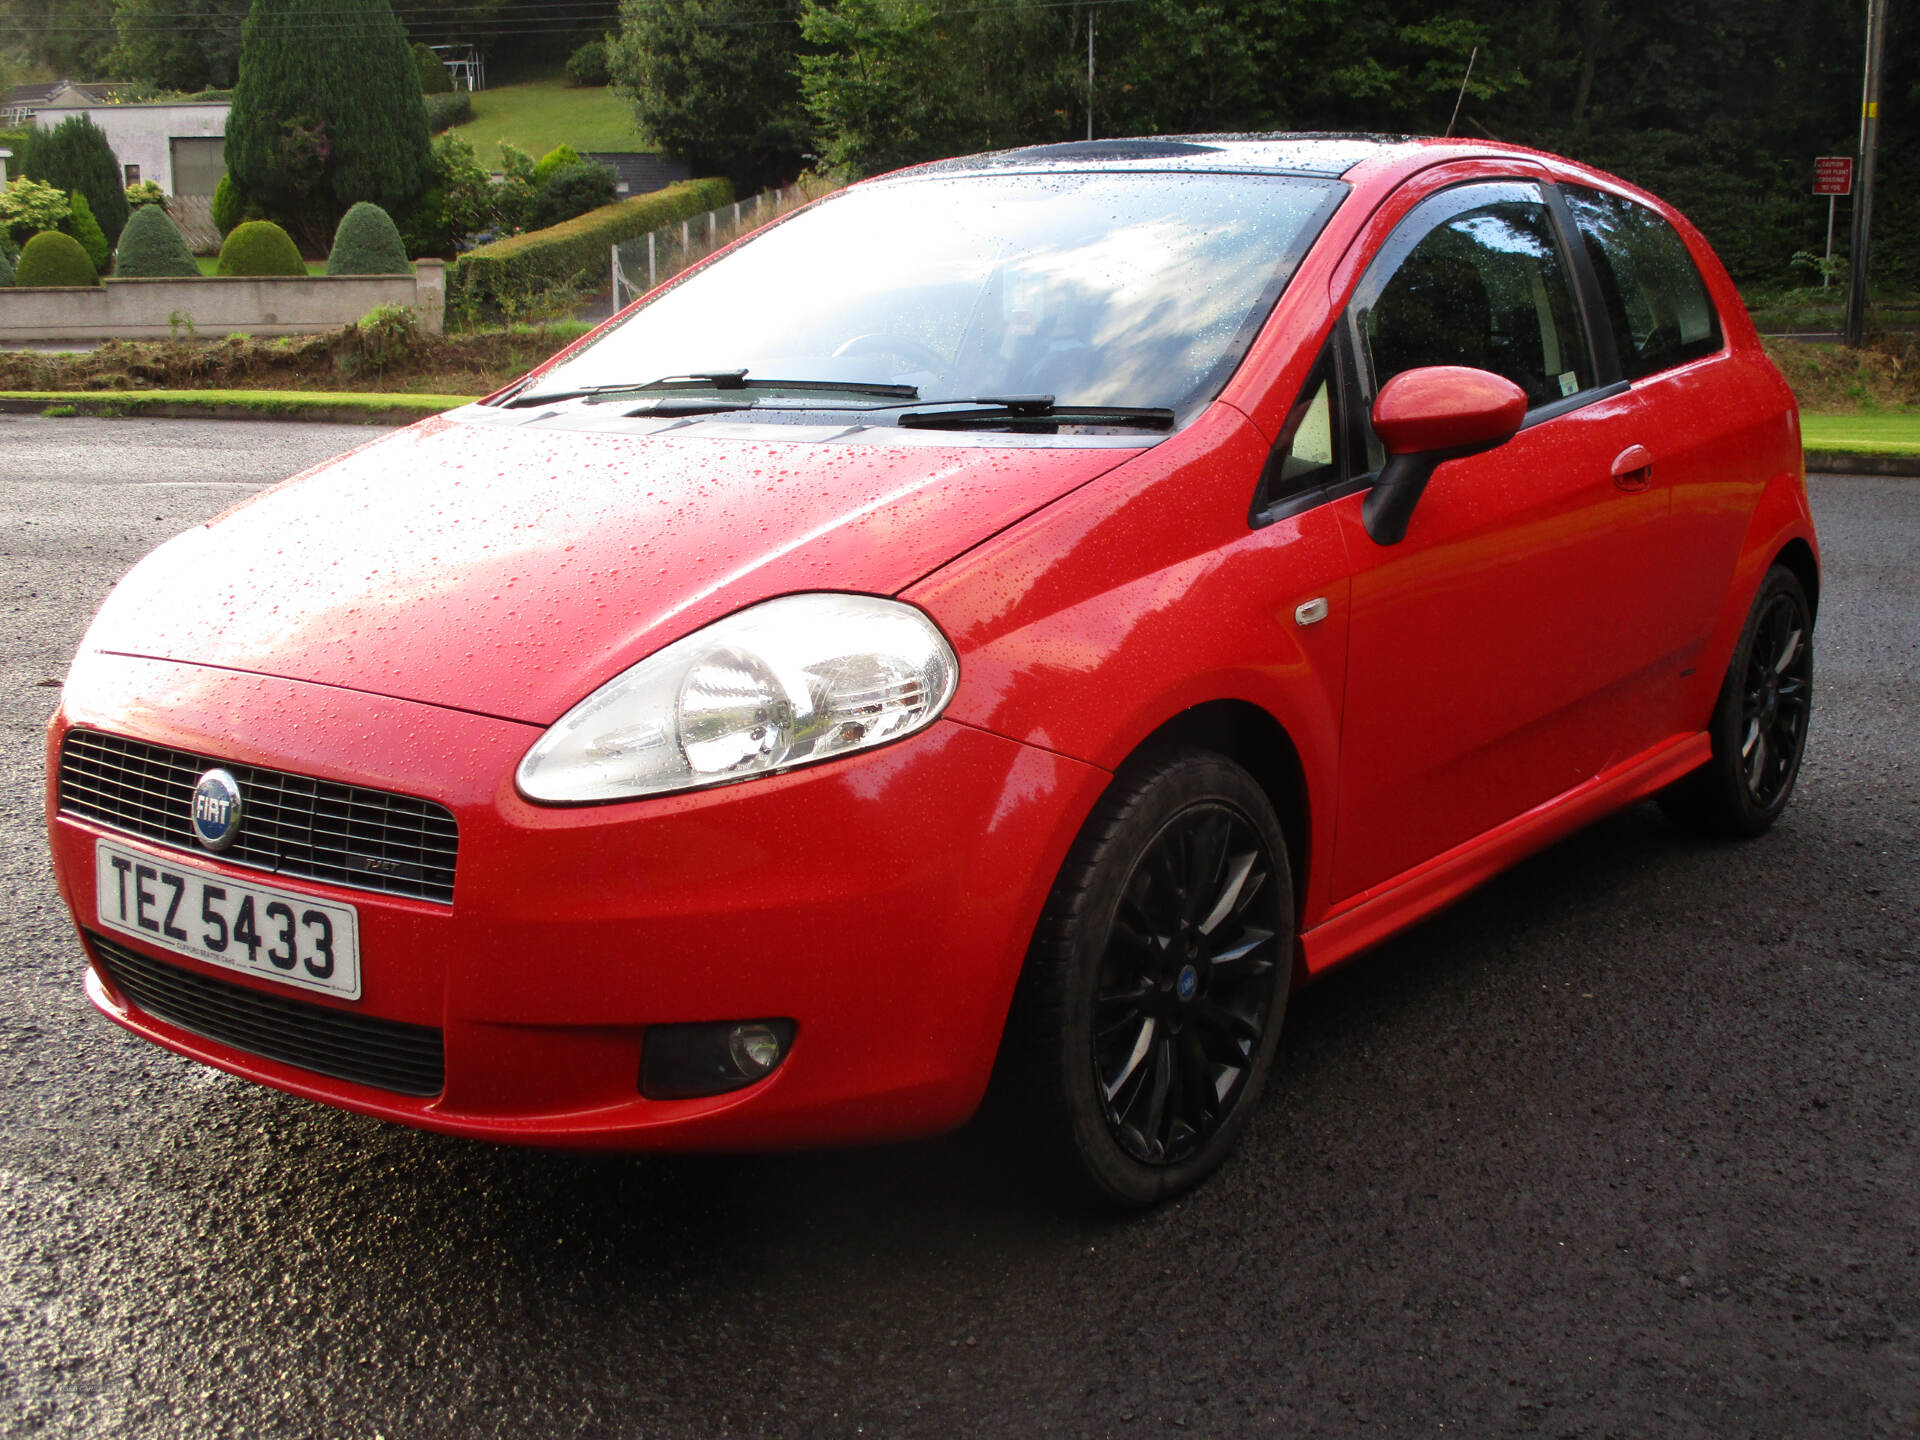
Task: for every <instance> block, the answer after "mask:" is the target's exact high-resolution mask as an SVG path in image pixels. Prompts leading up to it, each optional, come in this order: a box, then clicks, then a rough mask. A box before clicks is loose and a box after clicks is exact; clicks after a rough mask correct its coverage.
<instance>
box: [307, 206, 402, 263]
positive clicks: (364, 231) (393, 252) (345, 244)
mask: <svg viewBox="0 0 1920 1440" xmlns="http://www.w3.org/2000/svg"><path fill="white" fill-rule="evenodd" d="M412 273H413V267H412V266H411V265H409V264H408V263H407V247H406V245H405V243H404V242H403V241H402V240H401V239H400V228H399V226H397V225H395V224H394V223H393V218H392V217H391V216H390V215H388V214H387V212H386V211H384V210H382V209H381V208H380V207H379V206H378V205H373V204H369V203H368V202H367V201H365V200H362V201H361V202H360V203H359V204H357V205H355V206H354V207H353V208H352V209H351V210H349V211H347V213H346V214H345V215H343V216H341V217H340V228H339V229H338V230H336V231H334V232H333V250H332V252H331V253H330V254H329V255H328V256H327V274H329V275H410V274H412Z"/></svg>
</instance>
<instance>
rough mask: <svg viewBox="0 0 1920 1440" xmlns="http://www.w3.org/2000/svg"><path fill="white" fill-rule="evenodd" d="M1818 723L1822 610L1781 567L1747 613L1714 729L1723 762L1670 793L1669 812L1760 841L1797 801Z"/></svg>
mask: <svg viewBox="0 0 1920 1440" xmlns="http://www.w3.org/2000/svg"><path fill="white" fill-rule="evenodd" d="M1812 718H1813V607H1812V606H1811V605H1810V604H1808V603H1807V592H1806V590H1805V589H1804V588H1803V587H1802V586H1801V584H1800V581H1799V579H1798V577H1796V576H1795V575H1794V573H1793V572H1792V571H1791V570H1789V569H1787V568H1786V567H1785V566H1783V565H1776V566H1774V568H1773V569H1771V570H1769V571H1768V572H1767V575H1766V578H1765V579H1764V580H1762V581H1761V583H1760V591H1759V593H1758V594H1757V595H1755V596H1754V600H1753V606H1752V608H1751V609H1750V610H1749V611H1748V612H1747V623H1746V625H1745V626H1744V627H1743V628H1742V630H1741V632H1740V641H1739V643H1738V644H1737V645H1735V646H1734V650H1733V659H1732V661H1731V663H1730V664H1729V665H1728V667H1727V674H1726V679H1725V681H1724V682H1723V683H1722V685H1721V687H1720V698H1719V700H1718V701H1717V702H1716V704H1715V706H1714V711H1713V718H1712V719H1711V720H1710V721H1709V722H1708V725H1707V734H1708V737H1709V739H1711V740H1712V742H1713V758H1712V759H1710V760H1709V761H1708V762H1707V763H1706V764H1705V765H1702V766H1701V767H1700V768H1699V769H1698V770H1696V771H1694V772H1693V773H1692V774H1691V775H1689V776H1687V777H1686V778H1685V779H1683V780H1681V781H1679V782H1677V783H1676V784H1674V785H1671V786H1669V787H1668V788H1667V789H1666V790H1664V791H1663V792H1661V795H1660V805H1661V808H1662V809H1663V810H1665V811H1666V812H1667V815H1668V816H1669V817H1670V818H1671V819H1672V820H1673V821H1674V822H1675V823H1676V824H1678V825H1680V826H1682V827H1683V828H1685V829H1688V830H1692V831H1695V832H1698V833H1700V834H1704V835H1714V836H1722V837H1730V838H1743V837H1748V836H1753V835H1758V834H1760V833H1761V832H1762V831H1763V830H1765V829H1766V828H1767V827H1768V826H1769V825H1771V824H1773V822H1774V821H1775V820H1776V819H1778V818H1779V815H1780V812H1781V811H1782V810H1784V809H1785V808H1786V805H1787V800H1788V798H1789V797H1790V796H1791V795H1792V794H1793V785H1794V781H1795V780H1796V779H1798V778H1799V775H1800V762H1801V759H1802V758H1803V757H1804V755H1805V754H1806V748H1807V731H1808V726H1809V723H1810V722H1811V720H1812Z"/></svg>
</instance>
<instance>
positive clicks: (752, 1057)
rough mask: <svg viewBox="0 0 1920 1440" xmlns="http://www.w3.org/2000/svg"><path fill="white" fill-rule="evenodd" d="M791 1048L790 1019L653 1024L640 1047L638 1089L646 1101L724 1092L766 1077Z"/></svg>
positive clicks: (791, 1025) (690, 1097)
mask: <svg viewBox="0 0 1920 1440" xmlns="http://www.w3.org/2000/svg"><path fill="white" fill-rule="evenodd" d="M792 1047H793V1021H791V1020H722V1021H719V1022H717V1023H715V1024H710V1025H654V1026H652V1027H650V1028H649V1029H648V1030H647V1036H646V1040H645V1042H644V1043H643V1045H642V1047H641V1051H640V1093H641V1094H642V1095H645V1096H646V1097H647V1098H648V1099H649V1100H692V1099H695V1098H697V1097H699V1096H702V1095H724V1094H726V1093H727V1092H728V1091H729V1090H739V1089H742V1088H743V1087H745V1086H748V1085H751V1084H753V1083H754V1082H755V1081H757V1080H764V1079H766V1078H767V1076H769V1075H771V1074H772V1073H773V1072H774V1071H775V1070H777V1069H779V1068H780V1062H781V1061H783V1060H785V1059H786V1058H787V1051H788V1050H790V1049H791V1048H792Z"/></svg>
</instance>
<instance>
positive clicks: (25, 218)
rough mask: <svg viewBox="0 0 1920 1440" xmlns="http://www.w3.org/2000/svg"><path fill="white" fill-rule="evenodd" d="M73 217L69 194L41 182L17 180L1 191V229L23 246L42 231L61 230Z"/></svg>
mask: <svg viewBox="0 0 1920 1440" xmlns="http://www.w3.org/2000/svg"><path fill="white" fill-rule="evenodd" d="M72 215H73V202H72V201H71V200H69V199H68V198H67V192H66V191H64V190H60V189H56V188H55V187H54V186H52V185H47V184H44V183H42V182H41V181H39V180H16V181H14V182H13V183H12V184H11V185H9V186H7V187H6V189H4V190H0V229H4V230H5V231H6V232H7V233H8V234H9V235H10V236H12V238H13V239H15V240H18V241H19V242H20V243H22V244H25V243H26V241H27V239H28V238H29V237H30V236H34V235H38V234H39V233H40V232H41V231H42V230H58V229H59V228H60V227H61V226H62V225H65V224H67V223H68V221H69V220H70V219H71V217H72Z"/></svg>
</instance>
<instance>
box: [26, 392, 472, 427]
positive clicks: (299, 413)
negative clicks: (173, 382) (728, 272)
mask: <svg viewBox="0 0 1920 1440" xmlns="http://www.w3.org/2000/svg"><path fill="white" fill-rule="evenodd" d="M476 398H477V397H475V396H471V395H380V394H368V393H366V392H364V391H347V390H333V391H327V390H307V391H296V390H137V391H108V392H101V391H74V390H68V391H59V390H42V391H32V390H0V406H4V407H5V408H6V409H9V410H29V411H32V410H38V411H39V413H40V414H42V415H46V416H49V417H54V418H68V417H73V416H101V417H107V418H113V419H122V418H127V417H132V416H141V415H149V416H156V417H165V418H168V419H192V418H196V417H199V418H206V419H219V420H235V419H250V418H258V419H305V420H316V421H324V420H331V421H346V422H349V423H355V422H358V423H366V424H390V423H406V422H408V421H412V420H419V419H422V418H424V417H425V416H428V415H438V414H440V413H441V412H443V411H446V410H453V409H457V408H458V407H459V406H462V405H467V404H471V403H472V401H473V400H474V399H476Z"/></svg>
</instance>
